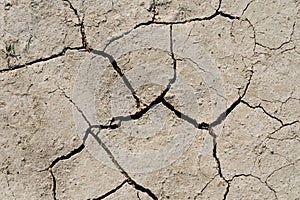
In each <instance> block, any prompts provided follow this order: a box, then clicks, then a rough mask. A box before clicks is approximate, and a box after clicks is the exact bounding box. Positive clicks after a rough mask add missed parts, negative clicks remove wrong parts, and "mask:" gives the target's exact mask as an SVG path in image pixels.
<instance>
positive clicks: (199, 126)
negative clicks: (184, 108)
mask: <svg viewBox="0 0 300 200" xmlns="http://www.w3.org/2000/svg"><path fill="white" fill-rule="evenodd" d="M162 104H163V105H164V106H165V107H167V108H168V109H169V110H171V111H172V112H174V114H175V115H176V116H177V117H178V118H180V119H182V120H184V121H186V122H188V123H190V124H192V125H193V126H194V127H195V128H197V129H204V130H208V128H209V124H208V123H206V122H202V123H201V124H199V123H198V122H197V120H195V119H193V118H191V117H189V116H188V115H185V114H183V113H182V112H180V111H178V110H176V108H175V107H174V106H173V105H172V104H170V103H169V102H167V101H166V100H165V98H163V99H162Z"/></svg>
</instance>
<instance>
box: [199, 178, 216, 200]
mask: <svg viewBox="0 0 300 200" xmlns="http://www.w3.org/2000/svg"><path fill="white" fill-rule="evenodd" d="M217 176H218V174H216V175H215V176H214V177H213V178H212V179H210V180H209V181H208V182H207V183H206V184H205V186H204V187H203V188H202V189H201V191H200V192H199V193H197V194H196V196H194V200H196V199H197V198H198V197H199V196H200V195H201V194H202V193H203V192H204V190H206V188H207V187H208V186H209V185H210V184H211V183H212V182H213V181H214V180H215V179H216V177H217Z"/></svg>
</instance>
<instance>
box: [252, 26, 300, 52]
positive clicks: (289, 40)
mask: <svg viewBox="0 0 300 200" xmlns="http://www.w3.org/2000/svg"><path fill="white" fill-rule="evenodd" d="M295 26H296V22H294V23H293V26H292V31H291V33H290V37H289V39H288V40H287V41H285V42H283V43H282V44H280V45H279V46H278V47H269V46H267V45H264V44H261V43H259V42H255V45H258V46H261V47H263V48H266V49H269V50H271V51H276V50H279V49H281V48H282V47H283V46H284V45H286V44H289V43H291V42H292V37H293V35H294V32H295ZM293 48H295V47H293ZM293 48H292V49H293Z"/></svg>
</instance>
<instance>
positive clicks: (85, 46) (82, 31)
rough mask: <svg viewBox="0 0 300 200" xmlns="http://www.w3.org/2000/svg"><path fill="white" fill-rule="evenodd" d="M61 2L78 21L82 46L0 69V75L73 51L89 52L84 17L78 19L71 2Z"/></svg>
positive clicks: (67, 48)
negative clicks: (71, 11)
mask: <svg viewBox="0 0 300 200" xmlns="http://www.w3.org/2000/svg"><path fill="white" fill-rule="evenodd" d="M63 1H64V2H67V3H68V4H69V6H70V8H71V9H72V10H73V12H74V14H75V15H76V17H77V19H78V24H76V25H75V26H79V27H80V34H81V43H82V46H80V47H69V46H68V47H64V48H63V49H62V50H61V51H60V52H58V53H55V54H52V55H50V56H46V57H44V58H38V59H35V60H32V61H28V62H25V63H24V64H19V65H13V66H10V67H8V68H5V69H0V73H3V72H8V71H14V70H17V69H22V68H25V67H27V66H31V65H33V64H38V63H43V62H46V61H50V60H52V59H55V58H59V57H62V56H64V55H65V53H66V52H67V51H74V50H77V51H80V50H84V51H87V52H90V51H91V50H90V48H89V47H88V42H87V39H86V33H85V26H84V16H83V17H82V19H80V16H79V14H78V11H77V9H75V8H74V7H73V5H72V4H71V2H70V1H69V0H63ZM30 39H31V36H30ZM30 39H29V42H28V44H29V43H30ZM28 44H27V46H26V48H28Z"/></svg>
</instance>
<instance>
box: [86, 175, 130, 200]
mask: <svg viewBox="0 0 300 200" xmlns="http://www.w3.org/2000/svg"><path fill="white" fill-rule="evenodd" d="M126 183H128V180H127V179H126V180H125V181H123V182H122V183H121V184H120V185H118V186H117V187H115V188H114V189H112V190H110V191H108V192H107V193H105V194H104V195H101V196H100V197H97V198H94V199H93V200H101V199H105V198H106V197H108V196H110V195H112V194H114V193H115V192H117V191H118V190H119V189H121V188H122V187H123V186H124V185H125V184H126ZM88 200H90V199H88Z"/></svg>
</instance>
